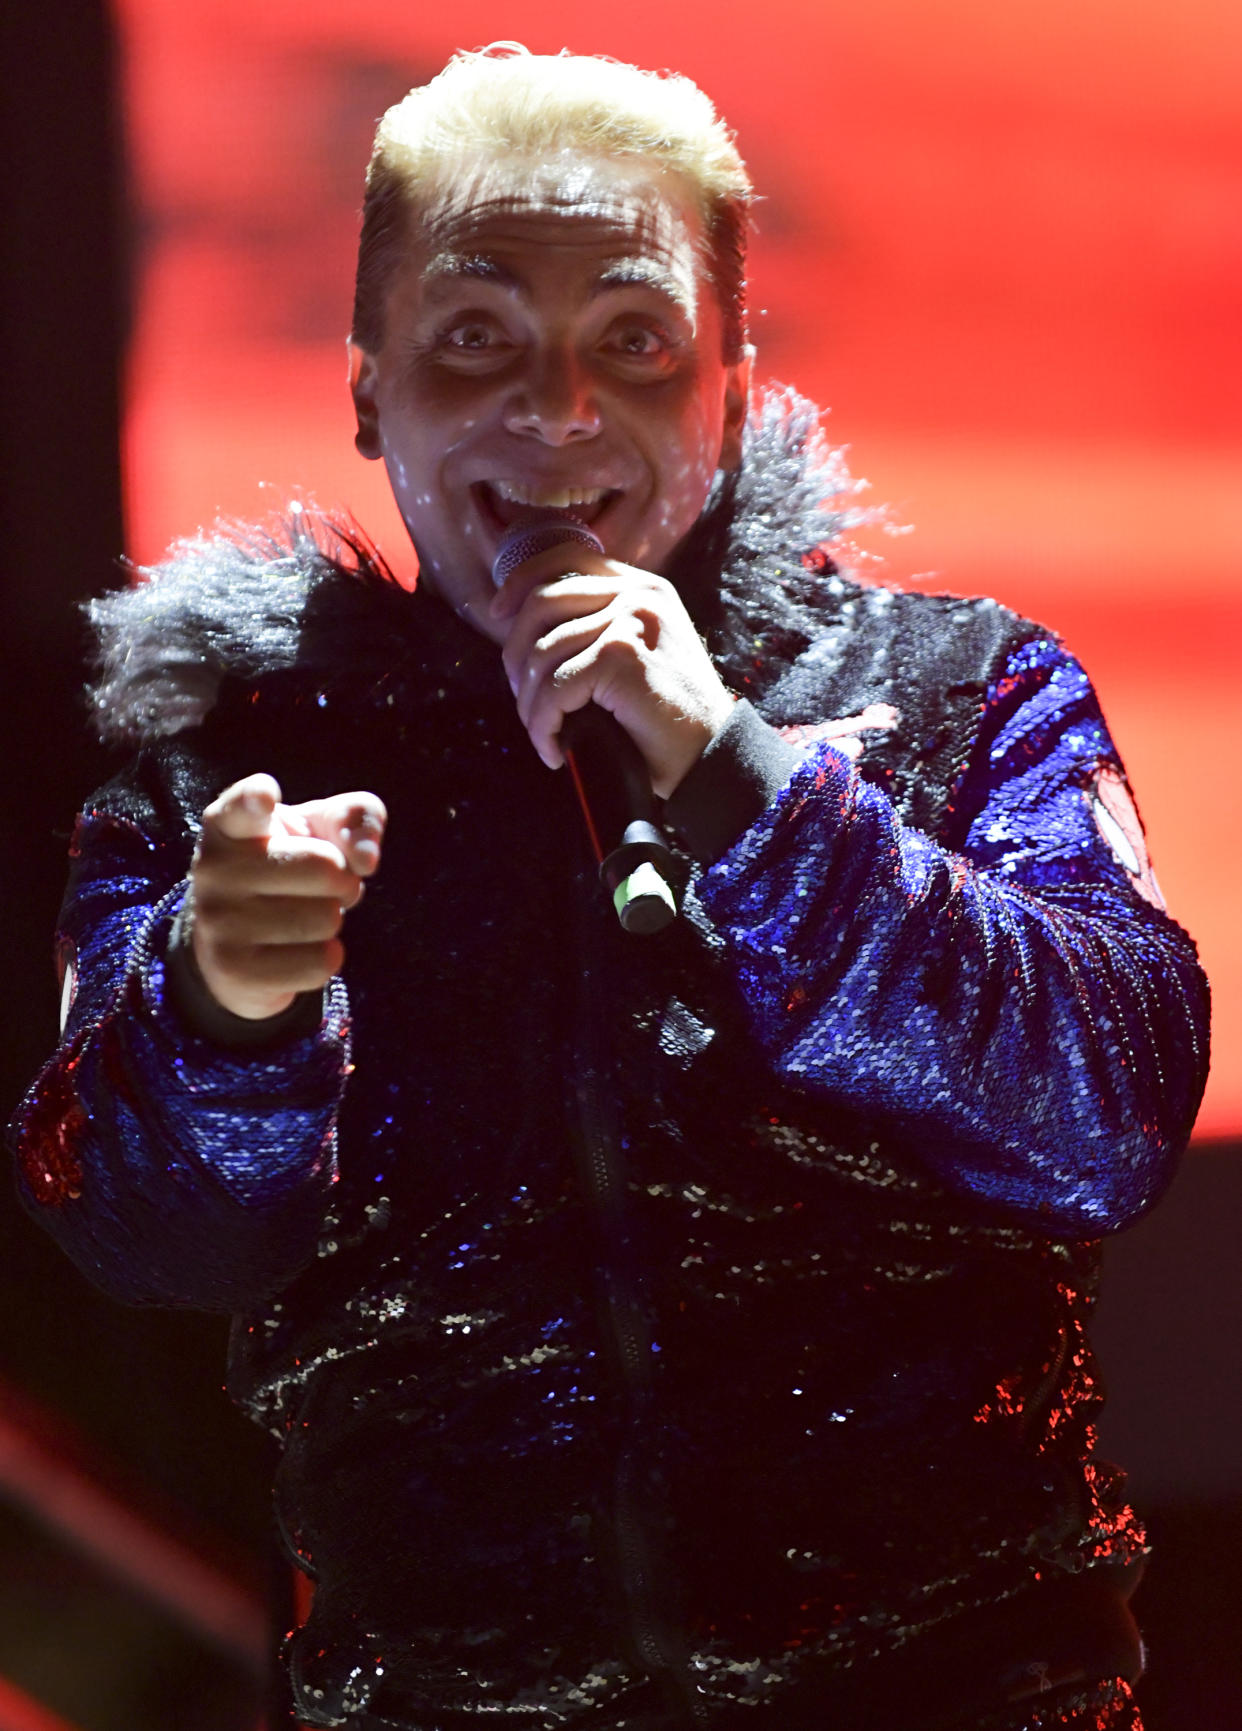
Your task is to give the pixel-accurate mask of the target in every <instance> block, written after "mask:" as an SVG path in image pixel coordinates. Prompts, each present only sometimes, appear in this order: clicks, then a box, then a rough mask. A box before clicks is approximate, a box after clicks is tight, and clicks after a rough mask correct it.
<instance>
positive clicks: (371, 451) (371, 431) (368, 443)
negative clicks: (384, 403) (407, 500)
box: [348, 343, 381, 462]
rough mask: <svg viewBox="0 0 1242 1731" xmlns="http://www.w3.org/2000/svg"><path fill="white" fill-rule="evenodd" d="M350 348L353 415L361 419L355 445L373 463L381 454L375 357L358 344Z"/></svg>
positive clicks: (350, 387)
mask: <svg viewBox="0 0 1242 1731" xmlns="http://www.w3.org/2000/svg"><path fill="white" fill-rule="evenodd" d="M348 348H349V392H350V395H351V396H352V397H353V399H354V413H355V414H356V415H357V417H358V431H357V432H356V433H355V434H354V444H355V445H356V446H357V447H358V450H359V452H360V454H361V455H362V456H364V457H368V458H370V459H371V461H372V462H374V461H375V459H376V458H377V457H379V456H380V455H381V451H380V436H379V407H378V405H377V403H376V400H375V390H376V385H377V383H378V379H377V372H378V369H377V368H376V365H375V356H374V355H372V354H370V353H368V351H367V350H366V349H360V348H359V347H358V345H357V343H350V344H349V345H348Z"/></svg>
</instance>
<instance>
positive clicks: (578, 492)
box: [488, 481, 608, 511]
mask: <svg viewBox="0 0 1242 1731" xmlns="http://www.w3.org/2000/svg"><path fill="white" fill-rule="evenodd" d="M488 485H489V486H490V487H491V489H492V491H493V492H494V493H496V494H497V495H498V496H499V497H500V498H502V499H504V500H506V501H507V502H508V503H509V504H511V505H532V506H534V507H535V508H536V509H545V510H549V511H565V510H568V509H569V507H570V506H571V505H598V503H599V501H600V500H601V499H602V498H603V497H604V495H605V493H607V492H608V488H607V487H589V488H583V487H528V486H527V485H526V484H525V482H523V481H491V482H489V483H488Z"/></svg>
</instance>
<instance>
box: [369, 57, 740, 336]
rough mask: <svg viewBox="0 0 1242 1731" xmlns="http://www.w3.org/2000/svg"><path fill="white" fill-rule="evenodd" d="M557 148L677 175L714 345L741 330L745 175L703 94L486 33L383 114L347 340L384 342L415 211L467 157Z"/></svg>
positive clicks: (672, 81)
mask: <svg viewBox="0 0 1242 1731" xmlns="http://www.w3.org/2000/svg"><path fill="white" fill-rule="evenodd" d="M563 151H576V152H579V153H581V154H582V155H584V156H594V157H609V158H616V157H618V156H632V157H638V158H642V159H643V160H645V161H651V162H654V163H657V164H658V165H659V166H660V167H662V168H666V169H669V170H670V171H672V172H674V173H677V174H679V175H680V176H681V177H682V178H683V179H684V180H685V181H686V182H687V184H688V185H689V186H690V188H691V189H692V191H693V192H694V193H695V194H696V195H697V197H698V199H699V203H700V209H701V214H702V218H703V224H704V233H705V235H706V238H707V248H708V260H707V263H708V269H709V271H710V274H711V278H712V282H713V284H714V287H715V290H716V294H717V298H718V299H719V302H720V307H721V311H722V312H723V314H724V324H725V336H724V348H725V354H724V358H725V360H726V361H727V362H732V361H735V360H736V359H737V358H738V356H739V355H740V353H741V350H742V347H743V345H744V343H745V341H746V292H745V290H746V244H747V240H748V238H749V228H750V206H751V202H752V198H753V193H752V190H751V184H750V177H749V175H748V174H747V172H746V166H745V164H744V163H743V161H742V159H741V156H740V155H739V154H738V150H737V146H736V145H735V144H734V142H733V135H732V133H731V132H730V131H729V129H728V127H726V125H725V124H724V122H723V121H722V120H721V119H720V118H719V117H718V115H717V113H716V110H715V108H714V107H713V106H712V103H711V100H710V98H708V97H707V96H705V95H704V93H703V92H702V91H701V90H700V89H699V87H698V86H697V85H696V84H693V83H692V82H691V81H690V79H688V78H683V77H682V76H681V75H680V74H678V73H658V72H643V71H641V70H640V69H639V68H638V67H637V66H627V65H626V64H625V63H624V62H622V61H619V60H610V59H606V58H603V57H602V56H596V55H578V54H570V53H568V52H564V53H561V54H531V53H529V52H528V51H527V50H526V49H525V48H523V47H521V45H520V44H518V43H513V42H500V43H493V44H492V45H491V46H490V47H488V48H483V49H480V50H479V51H478V52H477V53H460V54H455V55H454V56H453V58H452V59H451V60H450V61H449V63H448V65H447V66H446V67H445V68H444V70H443V72H441V73H439V74H438V75H437V76H436V77H435V78H433V79H432V80H431V81H430V83H428V84H423V85H420V86H419V87H418V88H417V89H414V90H411V91H410V92H409V94H408V95H407V96H405V97H403V98H402V100H401V101H400V102H398V103H395V104H394V105H393V107H391V108H390V109H389V110H388V111H387V113H386V114H384V115H383V117H382V118H381V120H380V123H379V126H378V128H377V129H376V133H375V143H374V147H373V149H372V152H371V161H370V165H369V167H368V169H367V182H366V196H365V199H364V202H363V209H362V233H361V236H360V237H359V242H358V270H357V276H356V279H355V288H354V319H353V340H354V342H356V343H357V344H358V345H359V346H360V347H361V348H364V349H368V350H371V351H372V352H374V351H375V350H376V349H378V348H379V347H380V346H381V345H382V343H383V321H384V300H385V297H386V295H387V291H388V285H389V283H390V281H391V278H392V274H393V272H394V270H395V269H396V268H397V266H398V265H399V263H400V261H401V258H402V257H403V255H404V253H405V250H406V247H407V245H408V240H409V234H410V226H409V225H410V220H411V213H412V212H417V210H418V208H419V205H420V200H429V199H431V198H433V197H435V196H436V194H437V193H438V192H440V191H442V190H444V189H446V188H447V187H448V186H450V185H451V184H452V181H453V179H454V177H455V175H456V174H458V173H459V172H460V171H461V168H462V166H463V164H464V163H467V162H474V161H479V160H487V159H489V158H490V159H493V160H499V159H503V158H507V157H510V156H513V157H528V158H530V159H532V160H536V161H537V160H541V159H547V158H548V157H550V156H552V155H554V154H556V153H558V152H563Z"/></svg>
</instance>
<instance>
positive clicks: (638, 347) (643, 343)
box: [613, 325, 666, 356]
mask: <svg viewBox="0 0 1242 1731" xmlns="http://www.w3.org/2000/svg"><path fill="white" fill-rule="evenodd" d="M613 347H614V348H616V349H618V350H620V352H621V353H622V354H624V355H639V356H643V355H659V354H663V352H664V349H665V347H666V344H665V342H664V340H663V339H662V338H661V337H660V336H659V335H658V334H657V333H656V332H655V331H653V330H649V329H648V327H647V326H646V325H627V326H625V327H624V328H623V329H622V330H620V331H618V332H617V334H616V336H615V337H614V338H613Z"/></svg>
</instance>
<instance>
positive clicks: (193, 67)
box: [120, 0, 1242, 1136]
mask: <svg viewBox="0 0 1242 1731" xmlns="http://www.w3.org/2000/svg"><path fill="white" fill-rule="evenodd" d="M610 10H611V9H610ZM615 11H616V16H615V19H604V20H602V21H601V18H600V13H599V9H596V8H591V9H589V10H587V9H582V8H578V7H573V6H570V5H567V4H565V3H564V0H522V3H520V4H517V5H510V6H505V7H501V6H499V5H496V4H495V3H494V0H460V3H459V4H457V5H455V6H453V7H452V8H444V9H442V10H441V11H439V12H437V13H436V14H435V15H429V14H428V12H426V11H425V10H424V9H423V8H418V7H412V6H410V5H409V4H407V3H404V0H403V3H402V4H392V3H388V0H384V3H375V4H372V5H371V6H370V7H369V8H367V9H362V8H359V7H357V6H355V5H348V4H346V3H345V0H298V3H297V4H294V3H292V0H265V3H264V4H263V5H261V6H255V5H253V0H194V3H193V4H187V5H184V6H180V5H178V6H171V5H169V4H168V3H167V0H123V3H122V4H121V6H120V21H121V26H122V41H123V48H124V53H125V61H126V87H127V115H128V127H129V140H128V143H129V151H130V156H131V161H132V165H133V169H134V178H135V183H136V189H137V197H138V201H139V239H140V248H139V258H140V267H141V268H140V279H139V291H140V292H139V296H138V303H137V304H138V319H137V325H136V330H135V336H134V342H133V346H132V349H131V354H130V361H129V383H128V414H127V423H126V436H125V464H126V507H127V514H128V522H129V539H130V551H131V552H132V553H133V554H135V555H136V556H137V557H138V558H139V559H142V560H149V559H153V558H156V557H158V555H159V553H160V551H161V549H162V548H163V547H164V545H165V544H166V543H167V542H168V541H169V540H170V539H171V538H172V537H173V536H175V535H177V534H184V533H186V532H189V531H192V530H194V529H195V528H196V527H198V526H199V525H200V524H207V523H209V522H210V521H211V520H212V519H213V517H214V516H215V515H216V514H217V512H218V511H225V512H228V513H238V514H242V515H245V516H252V515H254V514H256V513H263V512H265V511H267V510H269V509H272V508H274V507H275V506H276V505H278V504H279V503H280V502H281V501H282V500H283V499H284V498H285V497H286V496H287V494H288V493H289V492H290V491H291V490H302V491H303V492H304V493H306V494H309V495H313V496H315V497H317V498H318V499H319V500H320V502H321V503H324V504H343V505H345V506H348V507H349V508H352V509H353V510H354V511H355V512H356V514H357V515H358V516H359V517H360V518H361V519H362V520H363V522H364V523H365V524H367V525H368V527H369V528H370V529H371V531H372V533H374V534H375V535H376V537H377V538H378V540H379V542H380V544H381V546H382V547H383V548H384V550H385V551H386V552H387V553H388V555H389V557H390V558H391V559H392V560H393V561H394V562H396V563H398V564H399V565H401V564H404V565H405V566H406V567H407V568H408V567H409V566H410V564H411V555H410V553H409V549H408V543H407V542H406V541H405V537H404V532H403V531H402V530H401V527H400V524H399V522H398V520H397V518H396V516H395V512H394V510H393V508H392V505H391V503H390V501H389V500H388V498H387V496H386V489H385V483H384V479H383V475H382V472H381V471H380V470H379V468H378V466H377V465H369V464H365V463H363V462H362V460H361V459H360V458H358V457H357V456H356V455H355V454H354V452H353V449H352V445H351V433H352V425H351V421H350V416H349V405H348V400H347V396H346V391H345V384H344V373H345V359H344V347H343V337H344V334H345V330H346V326H347V321H348V314H349V306H350V283H351V273H352V254H353V247H354V241H355V236H356V229H357V210H358V204H359V200H360V189H361V176H362V169H363V166H364V164H365V160H366V156H367V153H368V149H369V143H370V135H371V131H372V129H373V126H374V122H375V119H376V117H377V116H378V114H379V112H380V111H381V110H382V109H383V108H384V107H386V106H387V105H388V103H390V102H392V101H394V100H395V99H396V98H397V97H398V96H400V95H401V94H402V93H403V92H404V90H405V89H406V88H407V87H408V86H409V85H411V84H413V83H417V82H421V81H422V80H423V79H425V78H426V77H428V76H430V75H431V74H432V73H434V72H435V71H436V70H438V68H439V67H440V66H441V65H442V64H443V62H444V60H445V59H446V58H447V56H448V55H449V53H451V52H452V50H453V49H454V48H456V47H459V46H466V47H474V46H478V45H480V44H482V43H485V42H488V41H490V40H493V39H496V38H506V37H519V38H521V39H522V40H523V41H524V42H525V43H526V44H527V45H528V46H529V47H531V48H532V49H535V50H536V51H542V52H549V51H554V50H556V49H558V48H560V47H562V46H566V45H568V46H570V47H572V48H574V49H575V50H577V51H579V52H595V53H610V54H615V55H617V56H619V57H622V58H625V59H631V60H635V61H637V62H639V63H640V64H642V65H646V66H657V67H661V66H670V67H675V68H677V69H678V70H680V71H683V72H686V73H688V74H689V75H690V76H692V77H693V78H695V79H696V80H697V81H698V82H699V83H701V84H702V85H703V86H704V88H705V89H707V90H708V91H709V93H710V94H711V95H712V96H713V97H714V98H715V100H716V102H717V104H718V106H719V108H720V109H721V111H722V112H723V113H724V114H725V115H726V116H727V117H728V119H729V120H730V122H731V123H732V125H733V126H734V127H735V128H736V129H737V132H738V135H739V140H740V144H741V148H742V151H743V154H744V155H745V157H746V158H747V161H748V162H749V164H750V166H751V169H752V173H753V175H754V178H755V181H756V183H757V185H758V187H759V189H760V191H761V192H762V193H763V194H764V203H763V204H762V205H761V206H760V211H759V236H758V241H757V245H756V248H755V252H754V257H753V268H752V284H753V306H754V309H755V317H754V333H755V339H756V341H757V344H758V347H759V360H760V371H761V375H763V376H766V377H773V378H777V379H781V380H787V381H789V382H792V383H796V384H797V385H798V386H799V387H800V388H801V389H802V390H803V391H805V392H807V393H808V394H809V395H812V396H814V397H815V398H817V400H819V401H820V402H823V403H826V404H830V405H831V406H832V418H831V420H830V422H829V430H830V431H831V432H832V433H834V434H835V436H836V437H838V438H839V439H841V440H842V441H846V442H848V443H849V444H850V445H851V447H852V454H851V462H852V466H853V468H854V469H855V471H856V472H857V473H860V474H862V475H866V476H868V477H869V478H870V479H871V481H872V483H873V492H872V497H873V498H875V499H877V500H884V501H888V502H889V503H891V504H892V506H893V507H894V514H895V516H896V518H897V520H898V521H900V522H904V523H909V524H912V525H914V528H913V529H912V531H911V532H910V533H909V534H906V535H902V536H899V537H888V536H873V537H872V539H871V542H870V546H871V549H872V550H873V551H874V552H876V553H879V554H881V555H882V556H883V560H884V564H883V565H882V566H881V567H877V571H878V573H879V574H880V575H881V576H882V577H883V579H884V580H886V581H898V582H909V581H919V582H921V583H930V584H932V585H933V586H935V587H943V588H952V589H956V590H962V591H967V592H987V593H991V594H995V595H997V596H999V597H1000V598H1001V599H1002V600H1004V601H1006V602H1008V603H1009V604H1011V605H1012V606H1014V607H1017V608H1019V609H1020V610H1022V611H1023V612H1026V613H1031V614H1034V615H1035V616H1036V617H1038V618H1041V619H1044V620H1046V621H1047V622H1048V623H1049V624H1051V625H1052V626H1053V627H1055V628H1056V629H1057V630H1058V631H1060V632H1061V633H1062V635H1064V636H1065V637H1066V638H1067V640H1068V641H1069V643H1070V645H1071V647H1073V648H1074V649H1075V650H1076V651H1077V652H1078V653H1079V654H1080V655H1081V656H1082V657H1083V659H1084V660H1085V661H1086V662H1087V665H1088V667H1089V668H1090V669H1091V671H1092V673H1093V676H1094V677H1095V680H1096V683H1097V685H1098V687H1099V689H1100V692H1101V696H1102V698H1103V702H1104V706H1105V710H1106V713H1107V714H1108V717H1109V719H1110V722H1111V725H1112V728H1113V731H1114V734H1115V736H1116V738H1117V740H1118V743H1119V745H1120V748H1121V750H1122V754H1123V756H1124V757H1125V760H1126V763H1127V766H1128V768H1129V770H1130V773H1131V777H1132V779H1133V781H1134V783H1135V785H1136V788H1137V790H1138V794H1139V798H1140V803H1141V805H1142V808H1143V811H1144V815H1145V817H1146V820H1147V827H1148V832H1149V839H1150V842H1151V847H1152V853H1153V856H1154V859H1155V865H1156V870H1157V873H1158V875H1159V877H1160V879H1161V882H1162V884H1163V887H1164V890H1165V893H1166V895H1167V896H1168V899H1169V905H1170V909H1171V911H1172V912H1173V913H1174V914H1175V915H1176V916H1177V917H1178V918H1179V919H1181V920H1182V921H1183V922H1184V923H1185V924H1186V925H1187V926H1188V927H1189V929H1190V930H1191V931H1192V932H1193V933H1194V934H1195V935H1196V937H1197V938H1198V939H1199V941H1200V945H1201V948H1202V951H1203V954H1204V958H1205V961H1206V964H1207V967H1208V971H1209V974H1210V976H1211V978H1212V980H1213V985H1214V988H1215V999H1216V1012H1215V1027H1214V1050H1215V1057H1214V1063H1213V1072H1212V1079H1211V1082H1210V1084H1209V1091H1208V1097H1207V1101H1206V1104H1205V1107H1204V1111H1203V1114H1202V1117H1201V1119H1200V1133H1201V1134H1206V1135H1212V1136H1217V1135H1225V1134H1234V1135H1236V1134H1238V1133H1239V1131H1242V1061H1240V1058H1239V1054H1240V1052H1242V922H1239V919H1238V917H1237V914H1236V911H1235V910H1236V905H1237V901H1238V893H1239V892H1238V888H1237V871H1236V867H1235V865H1234V861H1235V859H1236V858H1237V856H1238V854H1239V852H1240V851H1242V785H1240V780H1239V775H1238V769H1237V764H1238V759H1239V747H1240V746H1242V649H1240V648H1239V642H1240V637H1242V597H1240V595H1239V589H1238V577H1237V573H1238V569H1239V563H1240V560H1239V555H1240V554H1242V497H1240V492H1242V489H1240V487H1239V475H1240V473H1242V390H1240V387H1242V318H1240V316H1239V315H1240V312H1242V307H1240V304H1239V283H1240V279H1242V104H1240V102H1239V90H1238V84H1239V78H1238V71H1239V67H1242V8H1239V7H1238V5H1237V0H1184V3H1183V4H1181V5H1180V6H1179V7H1177V8H1173V7H1171V6H1169V5H1168V4H1166V3H1161V4H1159V5H1157V4H1153V3H1151V0H1148V3H1146V4H1144V3H1138V4H1136V3H1134V0H1039V3H1038V4H1036V3H1033V0H1030V3H1028V0H1007V3H1005V4H1003V5H998V4H997V3H996V0H938V3H936V4H932V3H931V0H866V3H865V4H859V3H858V0H854V3H853V4H851V5H849V6H846V5H840V6H837V7H834V8H828V7H825V6H823V5H822V4H815V3H813V0H765V3H764V4H763V5H761V6H760V5H753V4H752V5H747V6H742V5H740V4H735V3H732V0H725V3H723V4H722V3H721V0H716V3H715V4H710V5H708V4H694V5H682V6H681V7H679V8H677V9H674V8H673V7H672V6H671V5H655V4H652V3H651V0H629V3H628V4H627V5H626V6H625V8H624V9H622V8H616V9H615ZM260 481H262V482H264V483H267V486H266V487H264V488H262V489H261V488H260V486H259V484H258V483H259V482H260Z"/></svg>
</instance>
